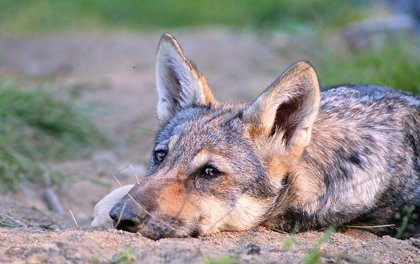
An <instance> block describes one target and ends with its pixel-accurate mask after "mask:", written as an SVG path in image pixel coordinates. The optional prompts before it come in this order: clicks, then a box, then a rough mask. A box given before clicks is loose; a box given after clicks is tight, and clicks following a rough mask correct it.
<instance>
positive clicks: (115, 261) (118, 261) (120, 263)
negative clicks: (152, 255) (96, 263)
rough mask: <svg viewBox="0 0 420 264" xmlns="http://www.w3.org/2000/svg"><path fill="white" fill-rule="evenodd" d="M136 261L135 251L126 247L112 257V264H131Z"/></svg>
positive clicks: (130, 247)
mask: <svg viewBox="0 0 420 264" xmlns="http://www.w3.org/2000/svg"><path fill="white" fill-rule="evenodd" d="M135 260H136V249H135V248H133V247H132V246H126V247H124V248H121V249H120V250H118V252H117V253H116V254H115V255H114V256H112V259H111V263H112V264H131V263H133V262H134V261H135Z"/></svg>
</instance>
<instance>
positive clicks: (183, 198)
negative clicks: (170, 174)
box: [157, 182, 196, 219]
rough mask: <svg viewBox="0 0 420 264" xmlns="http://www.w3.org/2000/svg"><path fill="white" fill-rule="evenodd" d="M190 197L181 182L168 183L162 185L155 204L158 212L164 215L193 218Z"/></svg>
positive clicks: (192, 199) (192, 206)
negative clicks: (157, 206)
mask: <svg viewBox="0 0 420 264" xmlns="http://www.w3.org/2000/svg"><path fill="white" fill-rule="evenodd" d="M194 200H196V198H194V197H192V195H191V194H190V193H188V191H187V190H186V188H185V186H184V184H182V183H177V182H174V183H170V184H167V185H166V186H164V187H162V189H161V191H160V193H159V197H158V198H157V204H158V205H159V209H158V210H159V211H158V213H159V214H160V215H164V216H170V217H179V218H180V219H194V215H195V210H194V208H195V207H194V205H193V203H192V202H194Z"/></svg>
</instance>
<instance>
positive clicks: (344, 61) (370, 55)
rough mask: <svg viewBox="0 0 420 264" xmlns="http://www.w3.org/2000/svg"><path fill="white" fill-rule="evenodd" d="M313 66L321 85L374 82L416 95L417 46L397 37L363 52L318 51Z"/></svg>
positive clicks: (419, 80) (419, 56)
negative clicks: (390, 41) (316, 64)
mask: <svg viewBox="0 0 420 264" xmlns="http://www.w3.org/2000/svg"><path fill="white" fill-rule="evenodd" d="M320 54H322V56H323V57H322V58H318V60H317V61H320V63H319V67H317V70H318V74H319V78H320V82H321V84H322V86H330V85H336V84H374V85H381V86H387V87H393V88H397V89H400V90H406V91H409V92H412V93H416V94H420V74H419V73H420V48H419V46H418V45H417V46H416V45H415V44H414V43H412V42H411V41H408V40H401V41H397V42H394V43H387V44H384V45H383V46H382V47H378V48H373V49H370V50H367V51H361V52H360V51H359V52H351V51H349V50H347V51H344V52H342V53H340V54H338V55H334V54H332V53H331V51H323V52H320Z"/></svg>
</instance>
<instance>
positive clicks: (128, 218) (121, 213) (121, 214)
mask: <svg viewBox="0 0 420 264" xmlns="http://www.w3.org/2000/svg"><path fill="white" fill-rule="evenodd" d="M109 216H110V217H111V218H112V220H114V227H115V228H116V229H120V230H124V231H128V232H132V233H136V232H137V231H138V230H139V226H140V224H141V221H140V219H139V218H138V217H137V216H136V215H135V214H134V213H133V212H132V210H130V209H129V208H128V207H126V206H125V204H124V202H119V203H117V204H116V205H115V206H114V207H113V208H112V209H111V211H110V212H109Z"/></svg>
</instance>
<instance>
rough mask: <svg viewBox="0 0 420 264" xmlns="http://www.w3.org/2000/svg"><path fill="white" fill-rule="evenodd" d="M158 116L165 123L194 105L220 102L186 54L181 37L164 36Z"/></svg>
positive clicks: (158, 80)
mask: <svg viewBox="0 0 420 264" xmlns="http://www.w3.org/2000/svg"><path fill="white" fill-rule="evenodd" d="M156 86H157V92H158V97H159V101H158V105H157V116H158V119H159V121H160V123H161V124H164V123H166V122H167V121H169V120H170V119H171V118H172V117H173V116H174V115H175V114H176V113H177V112H178V111H180V110H182V109H184V108H186V107H188V106H191V105H210V104H214V103H216V100H215V99H214V96H213V94H212V92H211V90H210V88H209V86H208V84H207V81H206V79H205V78H204V76H203V75H201V73H200V72H199V71H198V70H197V69H196V68H195V66H194V65H193V64H192V63H191V62H190V61H189V60H188V59H187V57H186V56H185V55H184V51H183V50H182V48H181V46H180V45H179V43H178V42H177V40H176V39H175V38H174V37H173V36H172V35H171V34H169V33H165V34H163V35H162V37H161V39H160V41H159V46H158V50H157V56H156Z"/></svg>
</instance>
